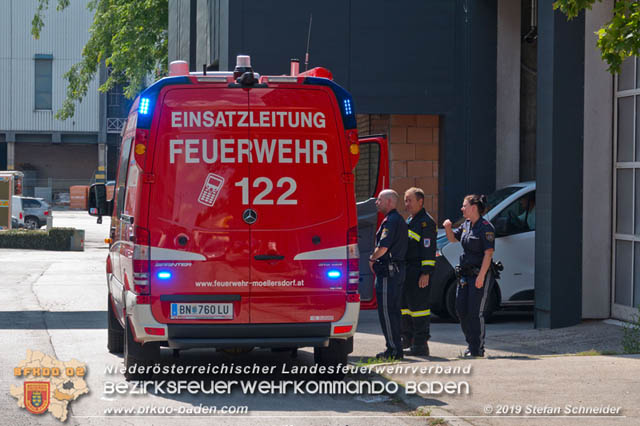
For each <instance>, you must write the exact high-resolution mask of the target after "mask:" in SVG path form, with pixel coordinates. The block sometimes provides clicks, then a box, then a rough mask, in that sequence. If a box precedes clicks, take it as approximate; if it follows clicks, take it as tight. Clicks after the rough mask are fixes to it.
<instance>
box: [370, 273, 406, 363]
mask: <svg viewBox="0 0 640 426" xmlns="http://www.w3.org/2000/svg"><path fill="white" fill-rule="evenodd" d="M404 278H405V267H404V266H401V267H400V272H399V273H396V274H394V276H393V277H384V278H380V277H376V298H377V299H378V317H379V318H380V326H381V327H382V333H384V339H385V341H386V343H387V351H389V352H393V353H394V354H402V340H401V338H400V336H401V334H400V333H401V326H400V325H401V315H400V304H401V302H402V283H403V282H404Z"/></svg>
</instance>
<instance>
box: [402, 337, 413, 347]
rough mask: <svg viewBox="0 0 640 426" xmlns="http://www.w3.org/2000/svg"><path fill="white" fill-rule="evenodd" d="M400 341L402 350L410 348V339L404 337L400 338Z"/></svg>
mask: <svg viewBox="0 0 640 426" xmlns="http://www.w3.org/2000/svg"><path fill="white" fill-rule="evenodd" d="M401 339H402V349H409V348H410V347H411V340H413V339H411V338H407V337H405V336H402V337H401Z"/></svg>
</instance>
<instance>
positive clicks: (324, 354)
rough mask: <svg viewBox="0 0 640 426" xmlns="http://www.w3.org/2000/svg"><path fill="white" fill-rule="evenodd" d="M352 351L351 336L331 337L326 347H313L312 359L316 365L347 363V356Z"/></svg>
mask: <svg viewBox="0 0 640 426" xmlns="http://www.w3.org/2000/svg"><path fill="white" fill-rule="evenodd" d="M351 352H353V337H349V338H348V339H331V340H330V341H329V346H327V347H326V348H313V360H314V361H315V363H316V364H318V365H324V366H327V367H328V366H332V365H338V364H342V365H347V356H348V355H349V354H350V353H351Z"/></svg>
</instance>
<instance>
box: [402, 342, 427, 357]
mask: <svg viewBox="0 0 640 426" xmlns="http://www.w3.org/2000/svg"><path fill="white" fill-rule="evenodd" d="M407 355H411V356H429V344H428V343H425V344H424V345H421V346H412V347H411V349H410V350H409V352H407Z"/></svg>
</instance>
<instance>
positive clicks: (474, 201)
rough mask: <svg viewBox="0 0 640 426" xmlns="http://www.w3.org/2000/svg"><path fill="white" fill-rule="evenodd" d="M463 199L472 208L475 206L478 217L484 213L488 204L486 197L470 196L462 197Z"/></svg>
mask: <svg viewBox="0 0 640 426" xmlns="http://www.w3.org/2000/svg"><path fill="white" fill-rule="evenodd" d="M464 199H465V200H466V201H467V202H468V203H469V204H471V205H472V206H476V207H477V208H478V214H480V216H482V215H483V214H484V213H485V210H486V209H487V205H488V204H489V202H488V201H487V196H486V195H477V194H470V195H467V196H466V197H464Z"/></svg>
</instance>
